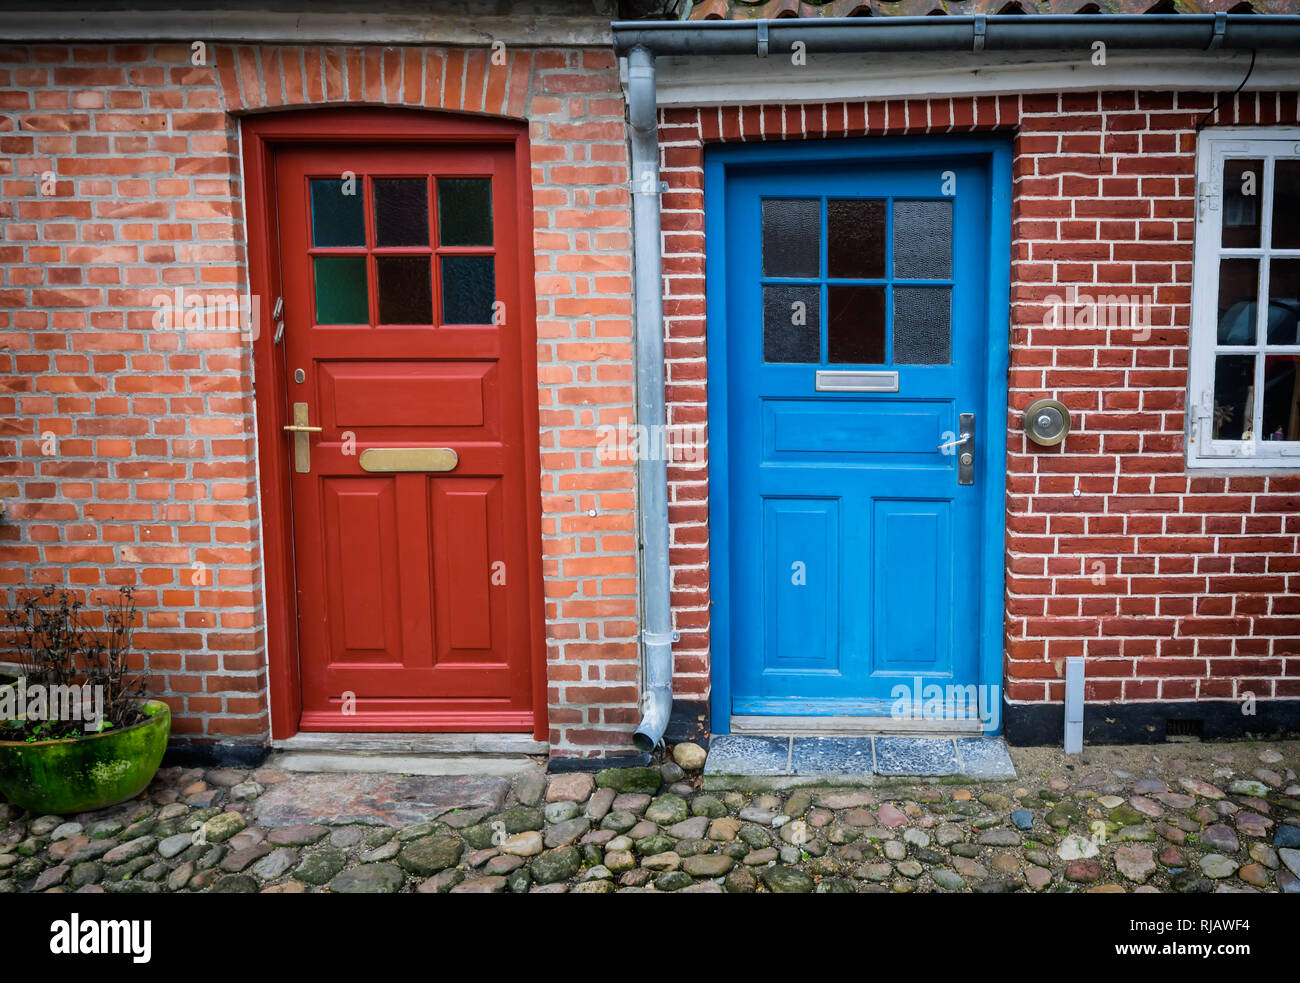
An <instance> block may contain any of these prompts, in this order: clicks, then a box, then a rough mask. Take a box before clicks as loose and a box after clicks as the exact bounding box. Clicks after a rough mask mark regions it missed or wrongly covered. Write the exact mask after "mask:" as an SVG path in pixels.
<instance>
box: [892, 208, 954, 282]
mask: <svg viewBox="0 0 1300 983" xmlns="http://www.w3.org/2000/svg"><path fill="white" fill-rule="evenodd" d="M894 276H895V277H907V278H908V279H915V280H946V279H948V278H949V277H950V276H952V202H951V201H896V202H894Z"/></svg>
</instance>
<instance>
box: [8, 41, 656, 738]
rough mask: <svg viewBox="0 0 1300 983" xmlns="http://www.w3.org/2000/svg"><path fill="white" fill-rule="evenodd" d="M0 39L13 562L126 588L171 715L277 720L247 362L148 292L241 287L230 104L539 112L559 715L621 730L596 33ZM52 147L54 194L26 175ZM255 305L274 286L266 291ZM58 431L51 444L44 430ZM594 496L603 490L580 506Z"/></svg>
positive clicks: (620, 251) (608, 167)
mask: <svg viewBox="0 0 1300 983" xmlns="http://www.w3.org/2000/svg"><path fill="white" fill-rule="evenodd" d="M190 56H191V51H190V48H189V46H188V45H153V46H149V45H113V46H81V45H78V46H75V47H70V46H32V47H26V46H22V47H20V46H12V47H5V48H0V220H3V239H2V240H0V276H3V282H2V283H0V418H3V423H0V427H2V428H3V429H2V430H0V458H3V460H0V496H2V497H4V498H5V499H6V506H7V512H6V515H5V517H4V519H3V520H0V584H2V585H4V586H5V587H7V588H9V589H10V594H11V596H12V594H13V593H14V592H15V591H14V589H15V588H21V587H22V586H24V585H36V584H44V583H55V584H66V585H71V586H73V587H75V588H77V589H78V590H81V591H85V592H89V593H90V594H92V595H98V594H101V593H102V592H103V590H102V589H104V588H114V587H116V586H117V585H119V584H131V585H133V586H135V587H136V588H137V589H138V601H139V604H140V607H141V609H142V615H143V625H142V627H141V628H140V629H139V630H138V631H137V633H136V636H135V640H136V643H137V646H138V648H139V649H140V650H141V651H142V652H143V653H146V654H147V658H148V661H149V664H150V666H151V667H152V668H153V670H154V671H155V672H156V673H157V675H156V677H155V684H156V688H157V690H158V692H159V694H160V695H161V696H162V697H163V698H164V699H166V700H167V701H168V702H169V703H170V704H171V706H172V709H173V712H174V714H175V716H174V717H173V724H172V726H173V729H174V731H175V733H176V735H177V737H179V738H182V739H190V740H194V741H214V740H222V741H250V742H261V741H263V740H265V739H266V735H267V734H268V713H267V695H266V692H267V679H266V664H267V659H266V651H265V637H264V626H265V617H266V612H265V611H264V609H263V601H262V593H261V578H262V570H261V552H260V536H261V528H260V525H259V515H258V503H257V486H256V480H255V471H256V467H255V443H254V441H255V438H254V424H253V389H252V368H251V360H250V357H249V351H248V348H247V341H246V339H242V340H241V337H240V336H239V334H238V333H237V332H223V331H217V330H204V331H171V330H157V329H155V328H154V326H153V317H154V314H155V311H156V310H157V309H156V308H155V307H154V306H152V304H153V299H154V297H155V296H156V295H157V294H159V293H160V292H164V291H170V290H172V289H173V288H176V287H182V288H184V289H185V290H186V291H187V292H189V293H202V294H209V295H210V294H222V295H226V294H230V293H232V292H241V293H242V291H243V290H245V289H246V283H247V275H246V267H245V263H246V249H245V229H244V221H243V219H244V205H243V185H242V182H241V171H240V159H239V153H240V149H239V126H238V114H240V113H243V112H248V111H261V110H265V109H274V108H281V107H295V108H296V107H302V106H307V105H323V104H352V105H356V104H371V105H397V106H415V107H424V108H429V109H447V110H453V111H464V112H471V113H486V114H492V115H501V116H509V117H514V118H522V119H526V120H528V121H529V125H530V133H529V135H530V141H531V152H532V164H533V167H532V183H533V199H534V205H535V214H534V226H535V239H534V242H535V247H536V271H537V276H536V296H537V312H538V323H537V337H538V360H539V370H538V374H539V390H538V400H539V406H540V412H541V420H540V423H541V452H542V469H543V474H542V494H543V537H544V551H545V561H544V576H545V579H546V584H545V593H546V620H547V661H548V676H549V698H550V702H551V704H552V710H551V713H550V739H551V742H552V745H553V748H554V750H555V752H556V753H559V754H583V753H586V754H591V753H597V752H599V751H600V750H603V749H607V748H609V747H611V746H625V745H626V744H627V743H628V740H629V737H630V733H631V730H632V729H633V727H634V725H635V721H636V705H637V695H638V691H637V677H638V671H639V670H638V661H637V646H636V620H637V601H636V598H637V591H636V555H637V554H636V544H635V509H634V501H633V494H634V478H633V471H632V469H631V468H630V467H629V466H627V465H618V464H609V463H602V462H598V461H597V460H596V459H595V447H596V445H597V441H598V433H597V431H596V427H597V426H598V425H599V424H600V423H602V422H605V421H607V420H610V421H613V422H616V421H617V418H618V417H620V416H622V417H631V416H632V414H633V405H634V399H633V371H632V364H631V359H632V341H631V338H632V325H631V310H632V302H631V279H630V275H631V273H630V271H631V257H630V249H631V240H630V232H629V230H630V217H629V208H630V198H629V189H628V186H627V180H628V173H627V146H626V139H625V135H624V107H623V101H622V96H621V92H620V89H619V85H618V76H617V71H616V68H615V64H614V58H613V55H612V53H611V52H608V51H579V50H559V49H540V48H539V49H535V50H528V49H520V50H512V51H509V52H508V53H507V60H506V63H505V64H503V65H493V64H492V63H491V60H490V51H489V49H487V48H481V49H468V50H467V49H443V48H378V47H353V48H342V47H338V48H335V47H325V48H322V47H293V46H265V47H257V48H254V47H242V48H238V49H236V48H229V47H217V46H214V47H212V48H210V49H209V51H208V58H207V64H206V65H199V66H195V65H192V64H191V61H190ZM47 171H53V172H54V174H55V176H56V177H55V180H56V182H57V187H56V189H55V192H56V193H55V194H53V195H42V194H41V193H40V187H39V184H40V180H41V176H42V175H43V174H44V173H45V172H47ZM265 306H266V305H264V308H265ZM45 434H53V435H54V436H55V441H54V444H55V445H56V446H54V445H50V446H52V447H53V453H50V454H42V443H43V441H42V435H45ZM593 511H594V513H595V515H594V516H593V515H591V514H589V513H592V512H593Z"/></svg>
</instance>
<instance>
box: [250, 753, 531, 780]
mask: <svg viewBox="0 0 1300 983" xmlns="http://www.w3.org/2000/svg"><path fill="white" fill-rule="evenodd" d="M266 764H267V766H268V767H271V768H279V769H281V770H282V771H291V772H315V773H320V772H328V773H336V774H337V773H360V774H374V775H484V776H486V775H495V776H502V777H511V776H514V775H523V774H527V773H529V772H533V771H536V772H539V773H540V772H542V771H543V770H544V767H545V766H544V765H543V764H542V763H540V762H539V761H537V760H535V759H534V758H529V757H525V756H523V755H503V754H493V755H484V754H464V755H456V754H440V755H430V754H380V753H375V752H369V753H364V752H358V751H352V752H344V753H339V754H330V753H328V752H324V751H277V752H274V753H273V754H272V755H271V756H270V757H269V758H268V759H267V762H266Z"/></svg>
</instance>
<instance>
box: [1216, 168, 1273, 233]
mask: <svg viewBox="0 0 1300 983" xmlns="http://www.w3.org/2000/svg"><path fill="white" fill-rule="evenodd" d="M1263 195H1264V162H1263V161H1262V160H1225V161H1224V162H1223V245H1224V246H1226V247H1229V248H1232V247H1242V246H1258V245H1259V215H1260V207H1259V205H1260V202H1261V201H1262V200H1263Z"/></svg>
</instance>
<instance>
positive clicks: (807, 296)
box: [763, 286, 822, 362]
mask: <svg viewBox="0 0 1300 983" xmlns="http://www.w3.org/2000/svg"><path fill="white" fill-rule="evenodd" d="M820 293H821V288H820V287H801V286H800V287H796V286H771V287H764V288H763V361H764V362H820V361H821V356H822V340H821V303H820V296H819V295H820Z"/></svg>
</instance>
